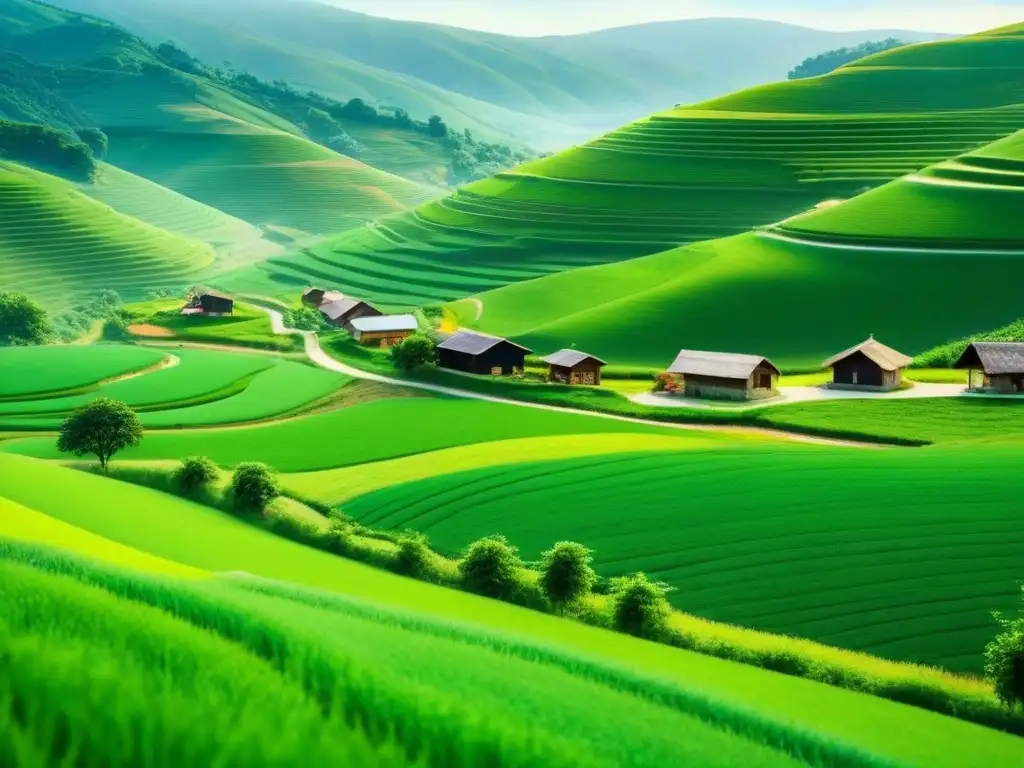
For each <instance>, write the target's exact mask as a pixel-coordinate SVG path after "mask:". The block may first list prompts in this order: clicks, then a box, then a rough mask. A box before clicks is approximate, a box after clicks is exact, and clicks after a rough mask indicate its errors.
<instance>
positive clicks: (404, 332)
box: [349, 315, 419, 347]
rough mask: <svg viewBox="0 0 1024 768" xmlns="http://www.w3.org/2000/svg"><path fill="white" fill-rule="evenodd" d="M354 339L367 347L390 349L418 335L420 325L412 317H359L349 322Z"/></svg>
mask: <svg viewBox="0 0 1024 768" xmlns="http://www.w3.org/2000/svg"><path fill="white" fill-rule="evenodd" d="M349 325H351V326H352V338H354V339H355V340H356V341H358V342H359V343H360V344H365V345H367V346H369V345H371V344H375V345H378V346H381V347H390V346H392V345H394V344H398V343H399V342H401V341H402V340H403V339H407V338H408V337H409V336H411V335H412V334H414V333H416V329H417V328H419V323H417V322H416V318H415V317H413V316H412V315H379V316H377V317H357V318H355V319H354V320H352V321H350V322H349Z"/></svg>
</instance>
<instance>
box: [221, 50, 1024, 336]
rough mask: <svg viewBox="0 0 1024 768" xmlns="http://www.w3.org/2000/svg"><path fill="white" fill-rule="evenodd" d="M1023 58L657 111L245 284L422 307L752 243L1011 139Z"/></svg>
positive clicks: (780, 87) (841, 79)
mask: <svg viewBox="0 0 1024 768" xmlns="http://www.w3.org/2000/svg"><path fill="white" fill-rule="evenodd" d="M1022 50H1024V38H1022V37H1020V36H1015V35H1012V34H1006V33H1005V32H1004V31H1000V33H999V34H997V35H992V36H988V35H977V36H972V37H967V38H962V39H957V40H952V41H947V42H938V43H926V44H921V45H915V46H911V47H909V48H905V49H896V50H894V51H889V52H886V53H882V54H879V55H877V56H874V57H871V58H869V59H867V60H865V61H863V62H858V63H857V64H856V65H854V66H848V67H845V68H842V69H839V70H837V71H836V72H834V73H832V74H830V75H827V76H825V77H820V78H812V79H807V80H800V81H791V82H785V83H779V84H776V85H770V86H763V87H759V88H754V89H752V90H748V91H744V92H741V93H738V94H735V95H733V96H729V97H725V98H721V99H717V100H715V101H711V102H706V103H704V104H700V105H697V106H695V107H685V108H679V109H675V110H672V111H670V112H665V113H661V114H658V115H655V116H653V117H651V118H648V119H645V120H641V121H638V122H636V123H634V124H632V125H629V126H626V127H625V128H623V129H621V130H619V131H616V132H613V133H611V134H608V135H607V136H604V137H602V138H600V139H597V140H596V141H593V142H591V143H589V144H586V145H583V146H580V147H575V148H573V149H570V150H567V151H565V152H561V153H559V154H556V155H554V156H552V157H549V158H545V159H541V160H537V161H534V162H531V163H528V164H526V165H523V166H521V167H519V168H517V169H514V170H512V171H509V172H506V173H502V174H498V175H497V176H496V177H494V178H491V179H488V180H485V181H481V182H478V183H475V184H471V185H469V186H467V187H464V188H462V189H460V190H458V191H457V192H456V193H455V194H453V195H451V196H449V197H446V198H444V199H441V200H437V201H435V202H431V203H428V204H427V205H424V206H422V207H420V208H418V209H416V210H415V211H414V212H411V213H407V214H401V215H397V216H393V217H388V218H385V219H383V220H382V221H380V222H379V223H378V224H377V225H376V226H374V227H370V228H364V229H362V230H354V231H352V232H350V233H345V234H344V235H342V236H340V237H338V238H336V239H335V240H333V241H330V242H328V243H327V244H324V245H323V246H319V247H318V248H316V249H315V250H313V251H310V252H307V253H305V254H302V255H300V256H298V257H296V258H294V259H290V260H288V261H287V262H283V261H278V260H272V261H270V262H268V263H267V264H266V265H261V269H262V271H263V273H264V274H263V275H260V274H259V273H258V272H255V273H250V274H249V275H246V276H244V279H242V277H243V276H240V279H239V284H240V285H244V284H245V283H246V281H247V280H248V281H251V282H252V284H253V285H260V284H261V282H262V284H263V285H264V286H265V287H266V286H267V285H268V284H269V281H270V280H273V281H278V282H284V281H291V282H292V283H293V284H298V283H301V282H303V281H305V280H309V279H314V278H315V279H319V280H321V281H323V280H329V281H331V282H334V283H336V284H338V285H340V286H343V287H345V288H347V289H349V290H351V291H353V292H356V293H359V294H361V295H367V296H369V297H372V298H376V299H377V300H379V301H382V302H384V303H386V304H396V305H399V304H416V303H425V302H431V301H439V300H443V299H453V298H458V297H460V296H465V295H467V294H471V293H474V292H477V291H482V290H487V289H490V288H495V287H498V286H500V285H503V284H508V283H512V282H516V281H521V280H525V279H529V278H534V277H538V276H542V275H545V274H551V273H554V272H560V271H564V270H567V269H571V268H577V267H584V266H588V265H595V264H601V263H609V262H616V261H622V260H624V259H628V258H633V257H637V256H643V255H646V254H651V253H655V252H659V251H665V250H667V249H670V248H672V247H675V246H678V245H680V244H685V243H690V242H694V241H701V240H711V239H714V238H721V237H726V236H729V235H735V234H740V233H743V232H747V231H749V230H750V229H751V228H753V227H756V226H761V225H766V224H769V223H772V222H773V221H778V220H782V219H786V218H789V217H791V216H793V215H795V214H798V213H801V212H803V211H806V210H809V209H811V208H813V207H815V206H816V205H818V204H820V203H822V202H824V201H828V200H834V199H846V198H849V197H852V196H854V195H855V194H857V193H859V192H862V191H864V190H865V189H867V188H870V187H875V186H879V185H882V184H884V183H886V182H888V181H891V180H893V179H896V178H899V177H901V176H904V175H906V174H909V173H914V172H916V171H918V170H920V169H922V168H924V167H926V166H929V165H932V164H935V163H937V162H942V161H945V160H947V159H949V158H952V157H955V156H957V155H960V154H962V153H964V152H967V151H970V150H973V149H975V148H977V147H978V146H980V145H983V144H987V143H990V142H992V141H995V140H997V139H1000V138H1002V137H1004V136H1007V135H1009V134H1011V133H1013V132H1014V131H1016V130H1017V129H1019V127H1020V121H1021V117H1022V115H1024V90H1022V88H1021V84H1020V69H1019V68H1017V67H1016V65H1015V62H1016V61H1017V60H1018V58H1017V57H1018V56H1019V55H1020V53H1021V51H1022ZM890 62H891V64H890ZM940 62H946V63H947V64H948V66H937V63H940ZM385 266H386V269H382V267H385ZM678 276H679V275H678V273H676V274H675V275H673V277H678ZM268 278H269V279H268ZM520 311H523V312H527V313H529V312H531V311H532V310H530V309H529V308H525V307H524V308H521V309H520ZM486 317H487V316H486V312H485V320H484V322H485V323H486V322H489V320H488V319H486ZM859 335H860V336H862V335H863V334H859ZM595 351H596V352H598V353H600V350H595Z"/></svg>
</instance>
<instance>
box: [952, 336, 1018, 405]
mask: <svg viewBox="0 0 1024 768" xmlns="http://www.w3.org/2000/svg"><path fill="white" fill-rule="evenodd" d="M953 367H954V368H960V369H966V370H967V385H968V387H969V388H970V389H979V390H984V391H988V392H994V393H997V394H1001V395H1013V394H1016V393H1018V392H1024V342H1019V341H976V342H974V343H973V344H971V345H969V346H968V347H967V349H966V350H965V351H964V353H963V355H961V357H960V359H959V360H958V361H957V363H956V365H955V366H953ZM975 371H980V372H981V373H982V375H983V377H982V382H981V386H979V387H976V386H975V376H974V372H975Z"/></svg>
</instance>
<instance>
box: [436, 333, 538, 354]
mask: <svg viewBox="0 0 1024 768" xmlns="http://www.w3.org/2000/svg"><path fill="white" fill-rule="evenodd" d="M502 342H504V343H505V344H511V345H512V346H513V347H518V348H519V349H521V350H523V352H525V353H526V354H530V353H532V352H533V350H532V349H527V348H526V347H524V346H522V345H520V344H516V343H515V342H514V341H509V340H508V339H503V338H501V337H500V336H488V335H487V334H484V333H477V332H476V331H456V332H455V333H454V334H452V335H451V336H449V337H448V338H447V339H445V340H444V341H442V342H441V343H440V344H438V345H437V348H438V349H447V350H449V351H451V352H462V353H463V354H466V355H473V356H476V355H482V354H483V353H484V352H486V351H487V350H489V349H491V348H492V347H496V346H498V345H499V344H501V343H502Z"/></svg>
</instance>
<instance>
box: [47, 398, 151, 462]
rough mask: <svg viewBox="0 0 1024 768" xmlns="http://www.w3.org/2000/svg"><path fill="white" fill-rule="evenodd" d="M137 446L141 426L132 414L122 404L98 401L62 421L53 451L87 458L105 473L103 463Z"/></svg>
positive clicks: (103, 400) (115, 401) (140, 435)
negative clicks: (91, 457) (55, 448)
mask: <svg viewBox="0 0 1024 768" xmlns="http://www.w3.org/2000/svg"><path fill="white" fill-rule="evenodd" d="M140 442H142V423H141V422H140V421H139V417H138V416H137V415H136V414H135V411H133V410H132V409H131V408H129V407H128V406H127V405H125V404H124V403H122V402H119V401H117V400H111V399H110V398H106V397H101V398H99V399H98V400H93V401H92V402H91V403H89V404H88V405H87V406H85V407H83V408H79V409H78V410H77V411H75V412H74V413H73V414H72V415H71V416H69V417H68V418H67V419H66V420H65V422H64V426H63V427H61V430H60V437H59V438H58V440H57V448H58V450H60V451H61V452H63V453H73V454H74V455H75V456H86V455H90V454H91V455H93V456H95V457H96V458H97V459H99V462H100V467H102V468H103V471H104V472H106V471H107V463H108V462H109V461H110V459H111V458H112V457H113V456H114V455H115V454H116V453H118V452H120V451H123V450H125V449H126V448H131V447H132V446H135V445H138V444H139V443H140Z"/></svg>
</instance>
